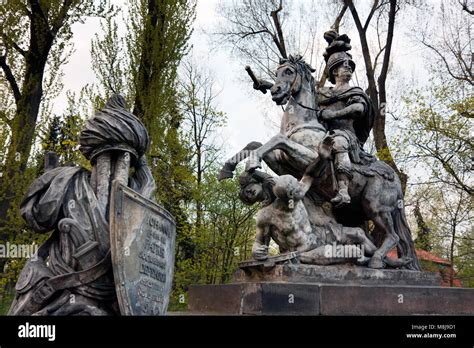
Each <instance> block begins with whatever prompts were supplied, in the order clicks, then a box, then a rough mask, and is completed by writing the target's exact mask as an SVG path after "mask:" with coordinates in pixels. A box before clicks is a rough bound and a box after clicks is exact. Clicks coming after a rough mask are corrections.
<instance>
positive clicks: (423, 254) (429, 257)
mask: <svg viewBox="0 0 474 348" xmlns="http://www.w3.org/2000/svg"><path fill="white" fill-rule="evenodd" d="M387 256H388V257H390V258H392V259H396V258H398V257H397V250H396V249H392V250H390V252H389V253H388V254H387ZM416 256H418V260H419V261H420V265H421V268H422V269H423V271H426V272H438V273H439V274H440V275H441V284H440V285H441V286H450V279H451V273H452V272H453V277H454V279H453V287H457V288H461V287H462V283H461V280H460V279H459V278H457V277H456V271H455V270H453V269H452V267H451V262H449V261H448V260H446V259H443V258H441V257H439V256H436V255H434V254H432V253H430V252H429V251H426V250H421V249H416Z"/></svg>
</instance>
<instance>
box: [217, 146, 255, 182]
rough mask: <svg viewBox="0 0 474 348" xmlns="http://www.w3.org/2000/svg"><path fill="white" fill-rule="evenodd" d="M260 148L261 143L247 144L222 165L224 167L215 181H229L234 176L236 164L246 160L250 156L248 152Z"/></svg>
mask: <svg viewBox="0 0 474 348" xmlns="http://www.w3.org/2000/svg"><path fill="white" fill-rule="evenodd" d="M261 146H262V143H259V142H257V141H252V142H251V143H249V144H247V146H245V147H244V148H243V149H242V150H240V151H239V152H237V153H236V154H235V155H234V156H232V157H231V158H230V159H228V160H227V161H226V162H225V163H224V166H223V167H222V169H221V171H220V172H219V176H218V177H217V179H218V180H219V181H221V180H224V179H231V178H232V177H233V176H234V171H235V167H237V164H239V163H240V162H242V161H243V160H244V159H246V158H247V157H248V156H249V155H250V152H251V151H252V150H255V149H258V148H259V147H261Z"/></svg>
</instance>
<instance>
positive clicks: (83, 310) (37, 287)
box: [9, 95, 155, 315]
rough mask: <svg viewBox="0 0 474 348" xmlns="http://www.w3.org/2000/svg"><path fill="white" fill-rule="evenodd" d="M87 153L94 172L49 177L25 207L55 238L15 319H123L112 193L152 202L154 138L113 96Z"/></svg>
mask: <svg viewBox="0 0 474 348" xmlns="http://www.w3.org/2000/svg"><path fill="white" fill-rule="evenodd" d="M80 145H81V147H80V151H81V152H82V153H83V154H84V156H85V157H86V158H87V159H88V160H89V161H90V162H91V164H92V171H88V170H87V169H85V168H82V167H71V166H70V167H57V168H53V169H50V170H47V171H46V172H45V173H44V174H43V175H42V176H41V177H39V178H38V179H36V180H35V181H34V182H33V184H32V185H31V186H30V188H29V190H28V192H27V194H26V197H25V198H24V200H23V202H22V204H21V207H20V211H21V215H22V217H23V218H24V219H25V220H26V222H27V223H28V224H29V225H30V226H31V227H32V228H33V229H34V230H35V231H36V232H38V233H47V232H50V231H52V234H51V236H50V238H49V239H48V240H47V241H46V242H45V243H44V244H43V245H41V246H40V247H39V249H38V252H37V254H36V255H35V256H34V257H33V258H31V259H30V260H28V261H27V263H26V264H25V267H24V268H23V270H22V272H21V274H20V276H19V278H18V281H17V284H16V287H15V289H16V297H15V299H14V301H13V303H12V306H11V308H10V311H9V314H10V315H116V314H119V313H120V312H119V307H118V302H117V296H116V293H115V286H114V278H113V271H112V267H111V258H110V239H109V221H108V216H109V214H108V210H109V200H110V188H111V184H112V181H114V180H119V181H121V182H122V183H123V184H124V185H127V186H129V187H131V188H132V189H133V190H135V191H136V192H138V193H139V194H141V195H143V196H145V197H146V198H152V196H153V194H154V191H155V182H154V180H153V177H152V175H151V171H150V169H149V168H148V166H147V164H146V158H145V152H146V151H147V149H148V147H149V136H148V133H147V130H146V128H145V126H144V125H143V123H142V122H141V121H140V120H139V119H138V118H137V117H136V116H134V115H133V114H132V113H130V112H129V111H128V110H127V109H126V107H125V99H124V98H123V97H122V96H120V95H113V96H112V97H111V98H110V99H109V100H108V102H107V104H106V105H105V107H104V108H103V109H102V110H101V111H98V112H97V113H96V114H95V116H94V117H92V118H91V119H89V120H88V121H87V122H86V124H85V126H84V128H83V129H82V131H81V134H80ZM131 168H133V169H134V170H132V171H131V170H130V169H131ZM129 173H133V174H132V175H131V176H130V175H129Z"/></svg>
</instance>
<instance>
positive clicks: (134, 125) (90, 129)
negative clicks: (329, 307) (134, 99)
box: [79, 94, 150, 163]
mask: <svg viewBox="0 0 474 348" xmlns="http://www.w3.org/2000/svg"><path fill="white" fill-rule="evenodd" d="M149 141H150V139H149V137H148V132H147V130H146V128H145V126H144V125H143V123H142V122H141V121H140V119H138V118H137V117H136V116H135V115H133V114H132V113H131V112H129V111H128V110H127V109H126V108H125V99H124V98H123V97H122V96H121V95H118V94H115V95H113V96H112V97H110V99H109V100H108V101H107V104H106V105H105V107H104V108H103V109H102V110H101V111H98V112H96V114H95V116H94V117H92V118H90V119H89V120H87V122H86V124H85V125H84V127H83V129H82V131H81V135H80V139H79V142H80V145H81V147H80V150H81V152H82V154H83V155H84V156H85V157H86V158H87V159H88V160H90V161H91V162H92V163H93V162H94V160H95V158H96V157H97V156H98V155H99V154H101V153H103V152H106V151H112V150H121V151H127V152H130V153H131V154H132V155H133V156H134V157H135V159H139V158H140V157H141V156H143V155H144V154H145V152H146V151H147V150H148V147H149Z"/></svg>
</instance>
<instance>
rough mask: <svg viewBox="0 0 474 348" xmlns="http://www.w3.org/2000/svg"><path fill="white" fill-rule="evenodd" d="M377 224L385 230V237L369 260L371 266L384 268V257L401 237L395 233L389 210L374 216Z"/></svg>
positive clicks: (373, 219)
mask: <svg viewBox="0 0 474 348" xmlns="http://www.w3.org/2000/svg"><path fill="white" fill-rule="evenodd" d="M372 221H373V222H374V224H375V226H376V227H377V228H380V229H381V230H382V231H384V232H385V239H384V241H383V243H382V245H381V246H380V248H378V249H377V250H376V251H375V253H374V255H373V256H372V258H371V259H370V261H369V264H368V267H370V268H383V267H384V261H383V260H384V259H385V257H386V256H387V254H388V252H389V251H390V250H391V249H392V248H393V247H395V246H396V245H397V243H398V241H399V240H400V238H399V237H398V235H397V234H396V233H395V228H394V226H393V221H392V216H391V214H390V213H389V212H384V213H379V214H377V215H376V216H375V217H374V218H372Z"/></svg>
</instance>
